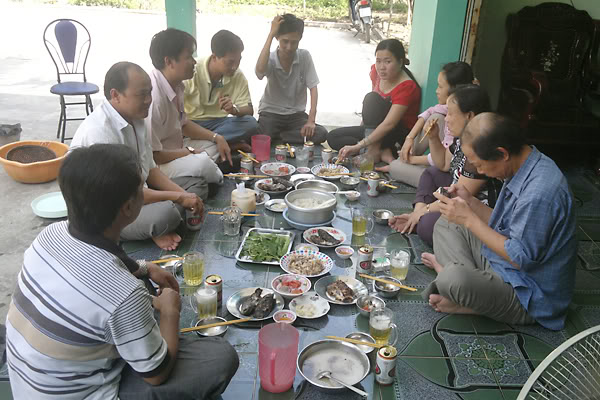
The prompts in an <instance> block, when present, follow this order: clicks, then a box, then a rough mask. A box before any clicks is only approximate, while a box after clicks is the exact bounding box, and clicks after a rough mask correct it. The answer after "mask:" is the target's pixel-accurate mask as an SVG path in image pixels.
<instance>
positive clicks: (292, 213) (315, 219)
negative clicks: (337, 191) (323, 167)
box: [285, 182, 337, 224]
mask: <svg viewBox="0 0 600 400" xmlns="http://www.w3.org/2000/svg"><path fill="white" fill-rule="evenodd" d="M304 183H308V182H304ZM307 198H310V199H317V200H321V201H328V200H332V199H333V203H332V204H330V205H329V206H327V207H323V208H317V209H308V208H300V207H298V206H297V205H295V204H293V203H292V202H293V201H294V200H297V199H307ZM285 204H286V205H287V206H288V210H287V216H288V218H289V219H291V220H292V221H294V222H297V223H299V224H322V223H324V222H327V221H330V220H331V219H332V218H333V210H335V207H336V205H337V200H336V197H335V195H333V194H331V193H326V192H322V191H320V190H313V189H299V190H294V191H292V192H290V193H288V194H286V195H285Z"/></svg>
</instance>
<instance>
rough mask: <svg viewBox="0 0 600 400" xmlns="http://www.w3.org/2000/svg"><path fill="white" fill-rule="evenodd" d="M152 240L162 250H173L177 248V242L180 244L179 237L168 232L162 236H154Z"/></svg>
mask: <svg viewBox="0 0 600 400" xmlns="http://www.w3.org/2000/svg"><path fill="white" fill-rule="evenodd" d="M152 240H154V243H156V245H157V246H158V247H160V248H161V249H163V250H175V249H176V248H177V246H179V242H181V236H179V235H178V234H176V233H175V232H169V233H166V234H164V235H162V236H155V237H153V238H152Z"/></svg>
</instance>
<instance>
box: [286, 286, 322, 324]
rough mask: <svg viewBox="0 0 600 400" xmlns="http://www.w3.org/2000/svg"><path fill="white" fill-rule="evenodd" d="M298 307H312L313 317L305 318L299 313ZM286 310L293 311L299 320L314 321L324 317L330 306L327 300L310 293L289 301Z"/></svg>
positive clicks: (312, 292)
mask: <svg viewBox="0 0 600 400" xmlns="http://www.w3.org/2000/svg"><path fill="white" fill-rule="evenodd" d="M300 306H307V307H310V306H313V307H314V315H312V316H305V315H303V314H302V313H299V312H298V307H300ZM288 308H289V309H290V310H291V311H293V312H294V313H295V314H296V315H297V316H298V317H299V318H304V319H316V318H321V317H322V316H323V315H326V314H327V313H328V312H329V309H330V308H331V306H330V305H329V302H328V301H327V300H325V299H324V298H322V297H321V296H319V295H318V294H317V293H316V292H314V291H311V292H307V293H304V294H303V295H302V296H299V297H296V298H295V299H293V300H292V301H290V304H289V305H288Z"/></svg>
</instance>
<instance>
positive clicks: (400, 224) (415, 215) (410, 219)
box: [388, 208, 425, 234]
mask: <svg viewBox="0 0 600 400" xmlns="http://www.w3.org/2000/svg"><path fill="white" fill-rule="evenodd" d="M424 210H425V208H423V209H422V210H415V211H413V212H411V213H409V214H402V215H397V216H395V217H392V218H390V220H389V221H388V225H389V226H390V227H392V228H393V229H394V230H395V231H396V232H400V233H402V234H404V233H406V234H408V233H412V232H413V231H414V230H415V229H416V227H417V224H418V223H419V220H420V219H421V217H422V216H423V214H425V211H424Z"/></svg>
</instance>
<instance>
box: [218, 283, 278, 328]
mask: <svg viewBox="0 0 600 400" xmlns="http://www.w3.org/2000/svg"><path fill="white" fill-rule="evenodd" d="M256 289H258V288H257V287H250V288H246V289H242V290H238V291H237V292H235V293H234V294H232V295H231V296H229V299H227V311H229V313H230V314H231V315H233V316H234V317H238V318H251V319H250V321H264V320H265V319H269V318H271V317H272V316H273V314H275V313H276V312H277V311H279V310H282V309H283V306H284V301H283V297H281V295H279V294H278V293H277V292H275V291H274V290H273V289H267V288H260V289H262V293H261V296H260V297H264V296H266V295H268V294H271V293H273V294H275V307H273V309H272V310H271V312H270V313H269V315H267V316H266V317H264V318H254V317H252V316H249V315H244V314H242V313H241V312H240V305H241V304H242V302H243V301H244V300H246V298H247V297H250V296H252V293H254V291H255V290H256Z"/></svg>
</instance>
